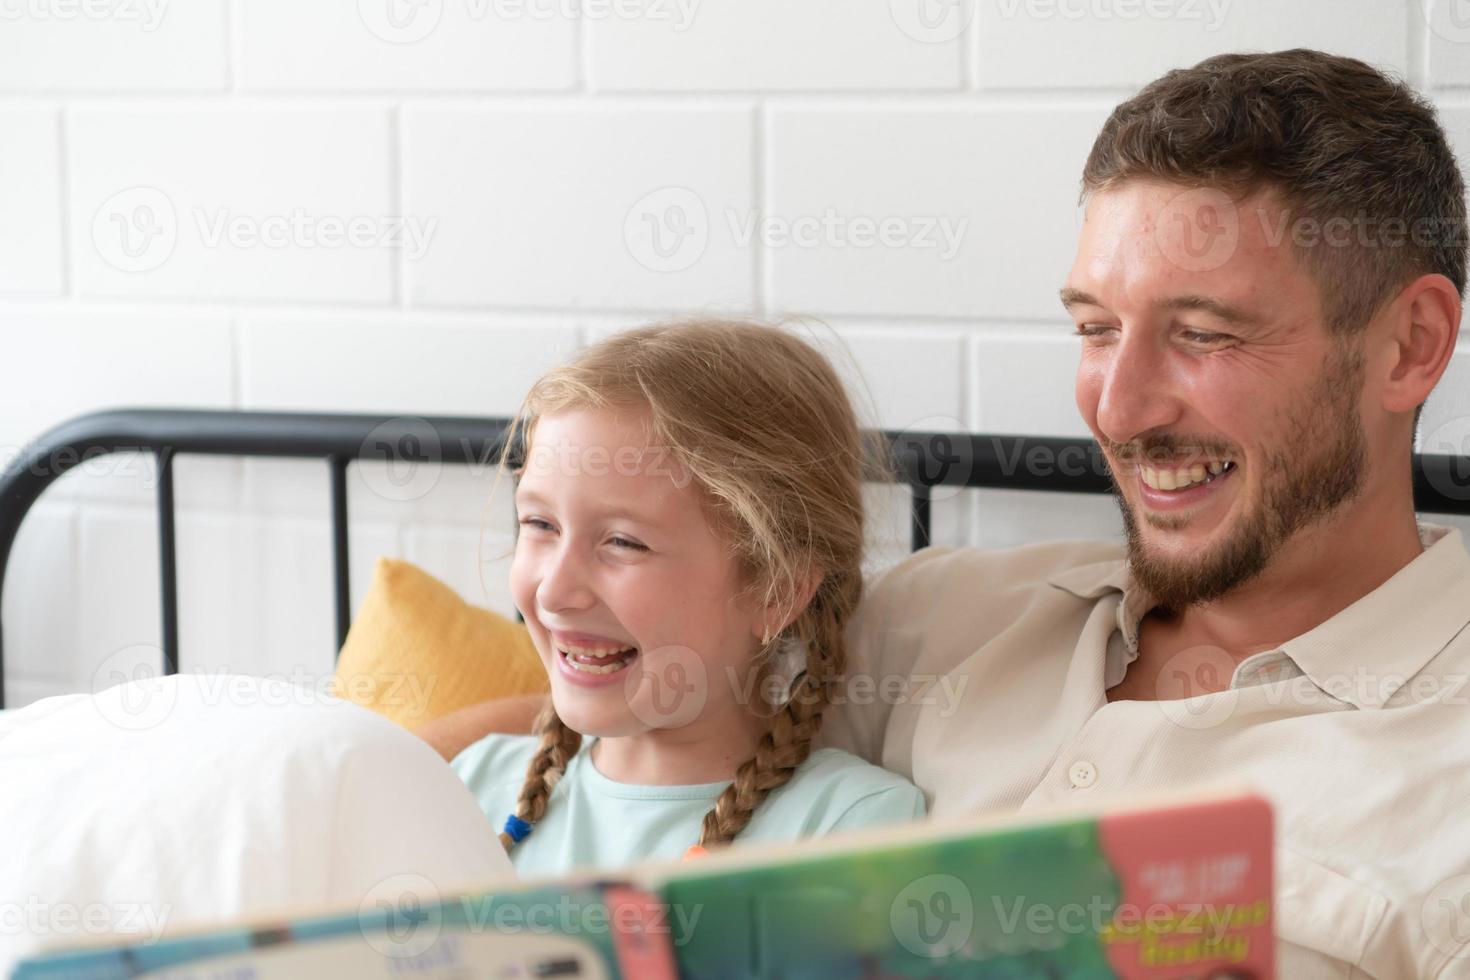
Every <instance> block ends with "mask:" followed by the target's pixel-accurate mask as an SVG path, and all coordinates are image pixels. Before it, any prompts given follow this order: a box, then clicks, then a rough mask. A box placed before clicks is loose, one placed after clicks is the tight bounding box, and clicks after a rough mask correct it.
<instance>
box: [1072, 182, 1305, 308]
mask: <svg viewBox="0 0 1470 980" xmlns="http://www.w3.org/2000/svg"><path fill="white" fill-rule="evenodd" d="M1281 213H1283V212H1282V209H1281V205H1280V204H1279V202H1278V201H1277V200H1276V197H1275V195H1274V194H1272V193H1269V192H1258V193H1256V194H1252V195H1249V196H1246V197H1237V198H1231V197H1230V196H1228V195H1225V194H1224V193H1223V192H1219V191H1210V190H1208V189H1204V190H1201V189H1198V188H1193V189H1191V188H1185V187H1181V186H1180V185H1175V184H1165V183H1162V182H1158V181H1144V180H1137V181H1128V182H1125V183H1123V184H1121V185H1119V186H1117V187H1114V188H1109V189H1107V190H1104V191H1100V192H1098V193H1097V194H1095V195H1093V197H1092V198H1091V199H1090V200H1089V201H1088V205H1087V209H1086V214H1085V217H1084V221H1083V227H1082V230H1081V235H1080V237H1079V241H1078V248H1077V256H1076V261H1075V263H1074V264H1073V267H1072V270H1071V272H1070V274H1069V276H1068V279H1067V283H1066V285H1065V287H1064V288H1063V290H1062V301H1063V303H1064V304H1065V305H1068V306H1074V305H1077V304H1078V303H1081V302H1088V303H1091V304H1092V305H1097V306H1102V307H1104V308H1109V309H1112V308H1120V307H1125V306H1126V307H1132V308H1149V309H1156V308H1164V309H1177V310H1189V309H1193V310H1199V311H1202V312H1205V313H1210V314H1213V315H1216V316H1219V317H1220V318H1222V319H1227V320H1230V321H1232V322H1246V321H1249V320H1251V319H1260V318H1261V316H1262V311H1264V310H1267V309H1269V308H1271V307H1272V306H1279V305H1281V304H1282V303H1283V302H1285V301H1289V300H1290V299H1291V298H1292V297H1296V298H1297V299H1300V300H1307V299H1308V298H1309V297H1310V298H1311V299H1315V298H1316V290H1317V286H1316V282H1315V279H1313V278H1312V277H1310V276H1308V275H1307V273H1306V271H1305V269H1304V268H1303V266H1302V265H1301V263H1300V261H1299V259H1298V257H1297V256H1296V254H1295V252H1294V251H1293V250H1292V249H1291V248H1286V247H1282V245H1283V244H1284V242H1283V241H1282V240H1279V236H1276V235H1274V234H1273V231H1274V229H1275V227H1276V222H1277V220H1278V219H1277V216H1279V215H1280V214H1281Z"/></svg>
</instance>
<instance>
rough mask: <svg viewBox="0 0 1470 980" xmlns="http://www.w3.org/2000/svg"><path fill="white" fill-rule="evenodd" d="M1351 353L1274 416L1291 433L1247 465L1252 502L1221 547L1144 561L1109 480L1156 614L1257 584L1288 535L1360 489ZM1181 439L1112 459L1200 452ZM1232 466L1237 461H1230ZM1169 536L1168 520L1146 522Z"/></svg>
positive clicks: (1356, 364) (1357, 374)
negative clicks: (1252, 478) (1256, 496)
mask: <svg viewBox="0 0 1470 980" xmlns="http://www.w3.org/2000/svg"><path fill="white" fill-rule="evenodd" d="M1362 379H1363V358H1362V355H1361V353H1360V352H1357V351H1351V350H1347V349H1344V350H1341V351H1339V352H1337V353H1334V354H1332V355H1330V360H1329V363H1328V365H1327V366H1326V368H1325V369H1324V370H1323V373H1322V376H1321V378H1320V379H1319V380H1318V383H1317V385H1316V386H1315V387H1314V388H1313V389H1312V390H1311V391H1309V392H1308V393H1307V394H1306V396H1305V397H1304V398H1302V399H1300V400H1299V401H1298V402H1296V403H1294V404H1293V405H1292V406H1290V407H1289V408H1288V409H1287V410H1286V411H1284V412H1283V413H1282V417H1281V418H1280V419H1279V420H1278V423H1279V424H1281V425H1282V427H1283V428H1284V429H1286V430H1287V431H1292V426H1293V425H1295V426H1297V427H1298V428H1296V430H1295V432H1294V434H1293V435H1291V436H1290V437H1289V438H1288V439H1287V440H1286V441H1285V442H1284V443H1283V444H1282V445H1281V446H1279V447H1278V448H1276V449H1274V450H1270V451H1268V452H1267V453H1266V454H1265V456H1264V458H1262V459H1259V460H1257V461H1255V463H1254V465H1255V466H1256V467H1257V468H1258V469H1260V471H1261V475H1260V479H1261V481H1262V483H1261V500H1260V503H1259V504H1257V505H1256V506H1255V507H1254V508H1253V509H1252V510H1250V511H1248V512H1246V513H1245V514H1243V515H1241V517H1240V518H1239V519H1238V520H1237V521H1236V522H1235V526H1234V527H1233V528H1230V529H1229V530H1228V532H1227V533H1228V535H1229V536H1228V538H1227V539H1226V540H1225V541H1223V542H1221V543H1220V544H1218V545H1216V546H1214V547H1213V548H1211V549H1210V550H1208V551H1206V552H1205V553H1203V554H1199V555H1195V556H1193V557H1184V558H1169V557H1164V556H1161V555H1158V554H1154V553H1151V552H1150V550H1149V549H1148V547H1147V546H1146V545H1145V543H1144V540H1143V535H1142V534H1141V533H1140V532H1141V529H1140V527H1139V525H1138V516H1137V515H1136V514H1135V513H1134V511H1133V508H1132V507H1130V506H1129V504H1128V501H1127V499H1126V498H1125V497H1124V496H1123V493H1122V491H1121V490H1119V488H1118V486H1117V480H1116V478H1115V479H1114V486H1113V493H1114V496H1115V498H1116V499H1117V501H1118V506H1119V509H1120V510H1122V512H1123V530H1124V532H1125V533H1126V535H1127V539H1128V564H1129V566H1130V567H1131V569H1132V572H1133V578H1134V581H1135V582H1137V583H1138V585H1140V586H1142V587H1143V588H1144V589H1145V590H1146V591H1147V592H1148V593H1149V595H1150V596H1151V597H1152V598H1153V600H1154V602H1155V603H1156V605H1157V606H1158V607H1159V608H1161V609H1162V610H1163V611H1165V612H1179V611H1181V610H1183V609H1186V608H1188V607H1189V606H1194V605H1199V604H1201V603H1206V602H1211V601H1213V600H1215V599H1219V598H1220V597H1222V596H1224V595H1226V594H1227V593H1229V592H1231V591H1232V590H1234V589H1236V588H1238V587H1239V586H1241V585H1243V584H1244V583H1246V582H1248V581H1250V580H1251V579H1253V578H1255V577H1256V576H1257V575H1259V574H1260V573H1261V572H1262V571H1263V570H1264V569H1265V568H1266V566H1267V565H1269V564H1270V563H1271V560H1272V558H1274V557H1275V556H1276V554H1277V553H1278V552H1279V551H1280V550H1281V548H1282V547H1283V546H1284V545H1285V544H1286V542H1287V541H1288V540H1289V539H1290V538H1291V536H1292V535H1293V534H1295V533H1296V532H1297V531H1299V530H1301V529H1302V528H1305V527H1307V526H1309V525H1311V524H1313V523H1315V522H1317V521H1320V520H1323V519H1325V518H1326V517H1327V516H1328V515H1329V514H1331V513H1332V512H1333V511H1334V510H1336V509H1337V508H1338V507H1340V506H1341V505H1343V504H1344V503H1346V502H1347V501H1349V500H1351V499H1352V498H1353V497H1354V496H1356V495H1357V493H1358V492H1359V491H1360V490H1361V489H1362V485H1363V466H1364V461H1365V460H1366V458H1367V452H1366V447H1365V439H1364V434H1363V425H1362V420H1361V419H1360V418H1359V416H1358V408H1357V398H1358V395H1359V394H1360V393H1361V391H1362ZM1210 445H1211V444H1210V443H1208V441H1205V443H1204V445H1203V446H1200V445H1198V444H1196V443H1192V442H1191V441H1190V440H1189V439H1188V438H1178V437H1161V438H1158V439H1152V440H1144V441H1143V442H1142V443H1140V444H1139V445H1138V446H1137V447H1136V448H1129V447H1126V446H1124V447H1119V450H1120V451H1119V452H1118V454H1117V455H1116V456H1115V458H1119V459H1126V460H1129V461H1132V460H1136V459H1139V458H1142V459H1146V460H1150V461H1151V462H1155V463H1159V462H1160V461H1167V460H1168V459H1170V458H1173V459H1182V458H1186V457H1187V456H1188V455H1189V453H1188V451H1181V450H1183V449H1184V447H1191V448H1194V449H1195V452H1196V453H1197V452H1198V451H1199V450H1200V449H1204V451H1206V452H1208V451H1209V449H1208V447H1209V446H1210ZM1230 455H1231V456H1232V458H1234V459H1235V460H1236V465H1237V466H1238V467H1239V466H1241V464H1242V462H1243V460H1242V459H1241V457H1240V456H1239V455H1238V454H1233V453H1232V454H1230ZM1144 520H1148V521H1150V522H1152V523H1156V524H1158V525H1159V526H1162V527H1165V528H1168V527H1170V526H1171V518H1170V517H1168V516H1166V515H1159V516H1157V517H1154V518H1149V517H1145V518H1144Z"/></svg>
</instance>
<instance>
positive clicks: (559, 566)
mask: <svg viewBox="0 0 1470 980" xmlns="http://www.w3.org/2000/svg"><path fill="white" fill-rule="evenodd" d="M536 602H537V604H538V605H540V607H541V608H542V609H545V610H546V611H547V612H558V611H561V610H565V609H586V608H588V607H590V606H591V605H592V604H593V602H594V599H593V593H592V589H591V587H590V586H589V584H588V581H587V575H586V570H585V569H584V568H583V567H582V563H581V561H580V560H579V559H578V557H577V556H576V555H575V554H573V553H572V550H571V549H570V548H567V547H561V548H558V549H557V551H556V554H555V555H554V556H552V557H551V559H550V560H549V561H548V562H547V564H546V566H545V567H544V569H543V574H542V576H541V582H540V584H539V585H538V586H537V587H536Z"/></svg>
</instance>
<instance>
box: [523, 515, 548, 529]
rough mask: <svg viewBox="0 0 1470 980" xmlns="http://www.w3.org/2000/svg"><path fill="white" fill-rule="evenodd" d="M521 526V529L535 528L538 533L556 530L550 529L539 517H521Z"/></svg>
mask: <svg viewBox="0 0 1470 980" xmlns="http://www.w3.org/2000/svg"><path fill="white" fill-rule="evenodd" d="M521 526H522V527H533V528H535V529H536V530H538V531H555V530H556V528H554V527H552V526H551V525H550V524H549V523H548V522H546V521H543V520H542V519H541V518H539V517H523V518H521Z"/></svg>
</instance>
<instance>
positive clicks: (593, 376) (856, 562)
mask: <svg viewBox="0 0 1470 980" xmlns="http://www.w3.org/2000/svg"><path fill="white" fill-rule="evenodd" d="M630 408H636V409H644V410H646V411H647V412H648V414H649V415H650V416H651V419H652V429H651V432H650V438H651V443H652V445H655V446H658V447H660V449H661V450H663V451H665V452H667V453H668V454H669V456H671V457H672V459H673V460H674V461H675V463H676V464H679V465H682V467H683V468H684V470H683V472H687V473H688V474H689V475H690V476H691V477H692V481H691V482H692V484H693V485H694V486H695V487H696V488H697V489H698V491H700V492H701V494H702V496H703V498H704V504H705V511H706V514H707V515H708V516H709V518H710V521H711V525H712V526H713V527H714V528H715V531H716V533H717V534H719V535H720V536H721V538H722V539H723V540H725V541H726V542H728V544H729V545H730V547H731V549H732V552H733V554H734V556H735V558H736V561H737V567H738V569H739V571H740V573H741V581H742V583H743V586H744V592H743V593H742V594H743V595H744V596H747V597H748V598H750V599H751V600H754V601H756V602H758V603H760V604H761V606H762V607H770V606H774V607H775V608H777V609H778V610H782V611H784V612H785V615H783V616H782V617H781V620H782V621H784V620H785V619H786V618H787V617H788V616H790V615H791V613H793V612H795V613H796V615H795V618H793V619H792V620H791V622H790V624H789V625H788V626H787V627H786V628H785V629H783V630H782V631H780V632H779V633H778V634H776V635H775V636H773V637H771V638H770V640H769V641H768V642H765V643H764V644H763V647H762V649H761V651H760V653H759V655H758V660H757V665H756V671H757V672H756V675H755V683H754V684H753V685H751V686H749V687H748V688H747V689H748V690H751V691H764V690H766V689H767V683H768V682H769V681H770V680H771V679H772V676H773V673H774V671H775V670H776V669H777V667H778V661H779V659H780V658H779V657H778V656H777V654H778V652H780V651H781V650H782V649H783V648H784V647H785V646H786V645H788V644H792V643H799V644H802V645H804V646H805V648H806V651H807V664H806V670H805V672H804V673H802V674H800V675H798V676H797V678H796V679H795V680H794V681H792V684H791V688H790V694H789V696H788V697H787V699H786V701H785V702H784V704H781V705H779V706H775V708H774V713H773V714H772V713H769V712H768V714H770V717H769V724H768V726H767V730H766V732H765V734H764V735H763V736H762V738H761V740H760V743H759V745H758V747H757V749H756V753H755V756H754V757H753V758H751V759H749V760H747V761H746V762H745V763H743V764H742V765H741V766H740V767H739V768H738V769H737V770H736V773H735V778H734V781H733V782H732V783H731V785H730V786H729V787H728V788H727V789H726V790H725V791H724V792H723V793H722V794H721V795H720V797H719V799H718V800H716V801H715V804H714V808H713V809H712V810H710V812H709V813H708V814H706V815H705V818H704V824H703V827H702V830H701V833H700V839H699V843H700V845H702V846H704V847H710V846H714V845H723V844H728V843H729V842H730V841H732V840H734V839H735V837H736V836H737V835H738V834H739V833H740V832H741V831H742V830H743V829H744V828H745V826H746V824H747V823H748V822H749V821H750V818H751V815H752V814H753V813H754V812H755V809H756V808H757V807H758V806H760V804H761V802H762V801H763V800H765V798H766V795H767V794H768V793H770V792H771V791H772V790H774V789H776V788H777V787H779V786H781V785H783V784H785V783H786V782H787V781H788V780H789V779H791V776H792V773H793V772H795V770H796V767H797V766H799V765H800V764H801V763H802V762H803V761H804V760H805V759H806V758H807V756H808V755H810V753H811V748H812V740H813V738H814V737H815V736H816V734H817V730H818V728H819V727H820V726H821V723H822V713H823V711H824V709H825V708H826V707H827V705H828V703H829V700H830V698H831V694H832V690H833V688H834V687H835V686H836V685H837V684H838V683H839V682H840V681H841V679H842V675H843V672H844V669H845V662H846V642H845V635H844V630H845V627H846V625H847V622H848V620H849V618H850V617H851V616H852V614H853V611H854V610H855V609H856V608H857V605H858V600H859V599H860V598H861V595H862V572H861V563H862V551H863V537H864V533H863V532H864V528H863V501H862V483H863V480H864V479H865V476H867V477H869V478H871V477H873V476H875V475H877V473H876V471H873V470H865V466H871V465H872V463H873V461H875V460H877V459H880V458H882V457H881V456H880V455H879V454H877V453H876V452H875V451H874V450H875V448H876V447H874V446H870V445H868V444H867V442H866V439H865V436H864V435H863V434H862V433H861V432H860V430H859V427H858V423H857V419H856V416H855V414H854V411H853V408H852V404H851V402H850V401H849V399H848V397H847V394H846V392H845V391H844V389H843V386H842V382H841V381H840V379H839V378H838V376H837V373H836V372H835V371H834V370H833V368H832V365H831V364H830V363H829V362H828V361H827V359H826V358H825V357H823V356H822V354H820V353H819V352H818V351H817V350H816V349H815V348H814V347H812V346H811V345H810V344H808V343H806V342H805V341H803V340H801V339H800V338H798V337H796V336H795V335H793V334H792V333H789V332H787V331H785V330H783V329H780V328H776V327H769V326H762V325H758V324H754V323H746V322H739V321H726V320H697V321H684V322H677V323H669V324H660V325H655V326H649V327H644V328H641V329H637V330H631V331H627V332H624V333H619V334H616V335H614V336H612V337H609V338H608V339H606V340H603V341H602V342H600V343H597V344H594V345H592V346H590V347H587V348H585V349H584V350H582V351H580V352H579V353H578V354H577V355H575V356H574V357H573V359H572V360H571V361H570V362H569V363H567V364H565V365H563V366H561V367H557V368H555V369H553V370H552V371H550V372H549V373H547V374H546V375H544V376H543V377H542V378H541V379H540V380H539V381H537V382H536V384H535V385H534V386H533V387H532V388H531V391H530V392H529V393H528V394H527V396H526V399H525V401H524V403H523V404H522V407H521V410H520V412H518V413H517V416H516V418H515V420H514V421H513V422H512V425H511V431H510V432H509V434H508V435H507V439H506V447H507V448H506V452H505V454H503V456H502V467H503V466H504V464H505V461H506V459H507V458H508V457H509V456H510V454H511V452H512V451H513V448H514V447H515V446H516V443H517V438H518V437H521V438H522V439H524V442H525V444H526V446H525V448H526V449H527V450H529V445H530V441H531V440H530V437H531V435H532V434H533V430H534V426H535V424H536V420H537V419H538V418H540V417H541V416H543V415H549V414H553V413H558V412H566V411H577V410H589V409H590V410H600V409H615V410H616V409H630ZM813 571H815V573H816V574H818V575H820V576H821V580H820V583H819V584H818V585H817V587H816V590H815V593H814V594H813V595H812V598H811V601H810V602H809V603H807V604H806V605H805V606H804V607H802V608H801V609H800V611H799V612H797V606H798V604H799V603H800V600H801V596H802V592H803V585H804V583H807V582H808V581H809V573H811V572H813ZM536 733H537V734H538V735H539V736H540V737H541V745H540V747H539V748H538V750H537V751H536V754H535V756H534V757H533V758H532V760H531V764H530V766H529V768H528V769H527V772H526V781H525V783H524V785H523V786H522V787H521V793H520V797H519V800H518V801H517V806H516V816H517V817H519V818H520V819H521V820H523V821H525V822H526V823H527V824H534V823H536V822H537V821H539V820H540V819H541V818H542V816H544V815H545V813H546V807H547V801H548V799H549V798H550V795H551V791H552V789H553V788H554V787H555V786H556V783H557V781H558V780H560V778H561V777H562V775H563V774H564V773H565V772H566V769H567V765H568V763H570V761H571V759H572V757H573V756H574V755H575V754H576V753H577V750H578V749H579V748H580V747H581V744H582V736H581V734H580V733H578V732H575V731H573V730H572V729H571V728H569V727H567V725H565V724H564V723H563V722H562V720H561V719H560V718H559V717H558V716H557V714H556V710H555V708H554V707H553V706H552V705H551V704H550V702H548V704H547V706H546V709H545V710H544V711H543V712H542V714H541V716H540V717H539V718H538V719H537V722H536ZM500 838H501V842H502V843H503V844H504V845H505V847H506V849H507V850H509V849H510V848H511V847H513V846H514V841H513V839H512V838H511V836H510V835H509V834H508V833H502V834H501V835H500Z"/></svg>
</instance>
